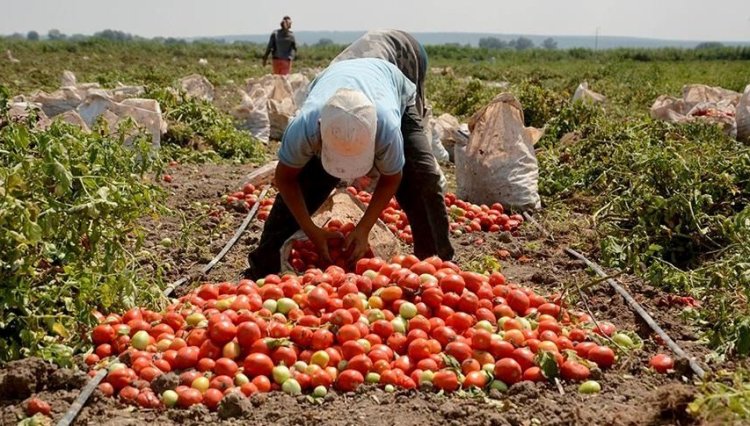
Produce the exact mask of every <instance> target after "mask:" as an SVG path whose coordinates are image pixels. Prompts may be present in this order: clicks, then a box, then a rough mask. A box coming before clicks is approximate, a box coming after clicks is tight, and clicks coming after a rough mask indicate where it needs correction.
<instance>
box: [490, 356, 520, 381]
mask: <svg viewBox="0 0 750 426" xmlns="http://www.w3.org/2000/svg"><path fill="white" fill-rule="evenodd" d="M522 375H523V369H522V368H521V366H520V365H519V364H518V362H517V361H516V360H514V359H513V358H502V359H501V360H499V361H498V362H496V363H495V378H496V379H498V380H500V381H502V382H503V383H505V384H506V385H512V384H514V383H517V382H519V381H521V377H522Z"/></svg>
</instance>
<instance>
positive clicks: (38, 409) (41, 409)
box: [26, 397, 52, 416]
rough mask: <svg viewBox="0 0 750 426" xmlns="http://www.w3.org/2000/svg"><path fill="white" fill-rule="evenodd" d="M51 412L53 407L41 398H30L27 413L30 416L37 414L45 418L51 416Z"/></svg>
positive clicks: (27, 403)
mask: <svg viewBox="0 0 750 426" xmlns="http://www.w3.org/2000/svg"><path fill="white" fill-rule="evenodd" d="M51 412H52V407H50V405H49V404H48V403H47V402H45V401H43V400H41V399H39V398H36V397H34V398H29V400H28V402H26V413H27V414H28V415H29V416H33V415H34V414H36V413H42V414H43V415H45V416H49V415H50V413H51Z"/></svg>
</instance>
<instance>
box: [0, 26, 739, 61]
mask: <svg viewBox="0 0 750 426" xmlns="http://www.w3.org/2000/svg"><path fill="white" fill-rule="evenodd" d="M2 39H5V40H28V41H32V42H39V41H43V40H51V41H70V42H83V43H96V42H97V41H98V40H101V41H106V42H118V43H120V42H121V43H128V42H155V43H158V44H163V45H173V46H184V45H197V46H201V45H202V46H205V48H206V49H208V48H210V46H211V45H230V44H231V45H236V46H245V45H247V46H253V48H256V47H257V46H261V45H264V43H260V44H259V43H253V42H248V41H233V42H232V41H226V40H223V39H218V38H200V39H192V40H187V39H183V38H174V37H154V38H144V37H140V36H136V35H133V34H130V33H126V32H124V31H118V30H112V29H105V30H102V31H99V32H97V33H95V34H93V35H83V34H72V35H68V34H65V33H63V32H61V31H60V30H58V29H52V30H49V31H48V32H47V34H45V35H42V34H40V33H39V32H37V31H29V32H28V33H26V34H22V33H14V34H11V35H9V36H0V40H2ZM301 47H302V48H303V49H305V50H306V52H305V57H307V58H308V59H321V60H323V59H325V58H328V57H329V56H331V55H332V56H335V55H336V54H338V52H340V50H341V49H343V48H344V47H345V44H338V43H335V42H334V41H333V40H331V39H330V38H321V39H319V40H318V41H317V42H316V43H312V44H310V45H307V44H303V45H302V46H301ZM426 48H427V50H428V53H429V54H430V57H433V56H434V57H436V58H446V59H468V60H472V61H483V60H488V59H491V58H497V57H502V56H504V55H507V54H511V53H512V52H514V51H517V52H528V54H530V55H533V56H534V57H535V58H538V59H540V60H543V59H553V58H557V59H562V58H564V57H569V58H573V59H586V58H590V57H593V56H605V57H610V58H613V59H626V60H635V61H660V60H665V61H674V60H678V61H679V60H693V59H697V60H750V46H726V45H724V44H723V43H720V42H713V41H711V42H703V43H699V44H698V45H696V46H695V47H694V48H692V49H686V48H672V47H665V48H616V49H606V50H602V51H599V52H597V51H594V50H592V49H588V48H571V49H564V50H562V49H559V48H558V44H557V41H556V40H555V39H553V38H552V37H548V38H546V39H544V40H542V42H541V43H540V44H539V45H538V46H537V45H535V44H534V41H533V40H531V39H530V38H528V37H523V36H521V37H518V38H515V39H511V40H503V39H500V38H498V37H483V38H481V39H480V40H479V49H477V48H476V47H472V46H470V45H468V44H467V45H461V44H459V43H445V44H442V45H428V46H426ZM261 50H262V49H261ZM260 54H262V52H260V53H258V55H260ZM524 54H526V53H524ZM498 55H499V56H498Z"/></svg>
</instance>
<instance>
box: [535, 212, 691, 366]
mask: <svg viewBox="0 0 750 426" xmlns="http://www.w3.org/2000/svg"><path fill="white" fill-rule="evenodd" d="M523 216H524V218H525V219H526V220H527V221H529V222H531V223H533V224H534V226H536V227H537V229H539V231H540V232H541V233H542V234H544V236H545V238H549V239H552V240H554V239H553V238H552V235H551V234H550V233H549V232H547V230H546V229H544V227H543V226H542V225H541V224H540V223H539V222H537V221H536V220H535V219H534V218H533V217H532V216H531V215H530V214H528V213H527V212H524V213H523ZM565 252H566V253H568V254H569V255H571V256H573V257H575V258H576V259H579V260H582V261H583V262H584V263H585V264H586V266H588V267H589V268H591V269H592V270H593V271H594V272H596V274H597V275H599V276H600V277H602V278H606V281H607V284H609V285H610V286H611V287H612V288H613V289H614V290H615V291H616V292H617V293H618V294H619V295H620V296H622V298H623V299H625V301H626V302H627V303H628V305H630V307H631V308H632V309H633V310H634V311H635V312H636V313H637V314H638V316H640V317H641V319H642V320H643V321H645V322H646V324H648V326H649V327H651V330H653V331H654V332H655V333H656V334H657V335H658V336H659V337H660V338H661V339H662V340H663V341H664V343H666V344H667V346H668V347H669V349H671V350H672V352H674V353H675V355H677V356H678V357H680V358H685V359H687V360H688V364H689V365H690V369H691V370H693V373H695V375H696V376H698V377H699V378H701V379H703V377H704V376H705V375H706V372H705V371H704V370H703V368H701V366H700V365H698V362H697V361H695V359H694V358H693V357H692V356H690V355H688V353H687V352H685V350H683V349H682V348H681V347H680V345H678V344H677V342H675V341H674V340H672V338H671V337H669V335H668V334H667V333H666V332H665V331H664V329H662V328H661V327H660V326H659V324H658V323H657V322H656V321H655V320H654V318H653V317H652V316H651V315H649V314H648V312H646V310H645V309H643V306H641V304H640V303H638V302H637V301H636V300H635V299H634V298H633V296H631V295H630V293H628V291H627V290H625V288H623V287H622V286H621V285H620V284H618V283H617V282H616V281H615V280H613V279H612V278H608V277H609V275H607V274H606V273H605V272H604V270H603V269H602V267H601V266H599V265H598V264H597V263H595V262H592V261H590V260H589V259H587V258H586V257H585V256H584V255H582V254H581V253H578V252H577V251H575V250H573V249H571V248H567V247H566V248H565Z"/></svg>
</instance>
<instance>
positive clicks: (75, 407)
mask: <svg viewBox="0 0 750 426" xmlns="http://www.w3.org/2000/svg"><path fill="white" fill-rule="evenodd" d="M267 192H268V188H264V189H263V191H261V193H260V195H259V196H258V201H257V202H256V203H255V205H254V206H253V207H252V208H251V209H250V211H249V212H248V213H247V216H245V220H243V221H242V224H240V226H239V228H237V231H235V233H234V235H233V236H232V238H231V239H230V240H229V241H227V243H226V245H224V248H223V249H221V251H220V252H219V254H217V255H216V257H214V258H213V259H212V260H211V261H210V262H208V264H206V266H204V267H203V269H201V274H200V276H203V275H205V274H207V273H208V271H210V270H211V269H212V268H213V267H214V266H216V264H217V263H219V261H221V259H223V258H224V256H225V255H226V254H227V253H228V252H229V250H231V249H232V247H233V246H234V244H235V243H236V242H237V240H239V239H240V236H241V235H242V234H243V233H244V232H245V229H247V226H248V225H249V224H250V222H251V221H252V220H253V218H254V217H255V213H257V212H258V209H259V208H260V202H261V201H263V199H264V198H265V197H266V193H267ZM189 281H191V277H190V276H186V277H182V278H180V279H179V280H177V281H175V282H173V283H171V284H169V285H168V286H167V287H166V288H165V289H164V292H163V294H164V296H169V295H170V294H172V292H173V291H174V290H175V289H176V288H177V287H179V286H181V285H183V284H185V283H187V282H189ZM106 376H107V369H106V368H102V369H101V370H99V371H98V372H97V373H96V375H95V376H94V377H92V378H91V380H89V382H88V383H87V384H86V386H84V387H83V389H81V393H80V394H79V395H78V398H76V400H75V401H73V404H71V405H70V408H68V411H67V412H66V413H65V415H64V416H63V418H62V419H60V421H59V422H57V426H69V425H70V424H71V423H73V420H75V418H76V416H78V413H80V412H81V410H82V409H83V406H84V405H86V402H87V401H88V399H89V398H90V397H91V394H92V393H94V389H96V388H97V386H99V384H100V383H101V382H102V380H104V378H105V377H106Z"/></svg>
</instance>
